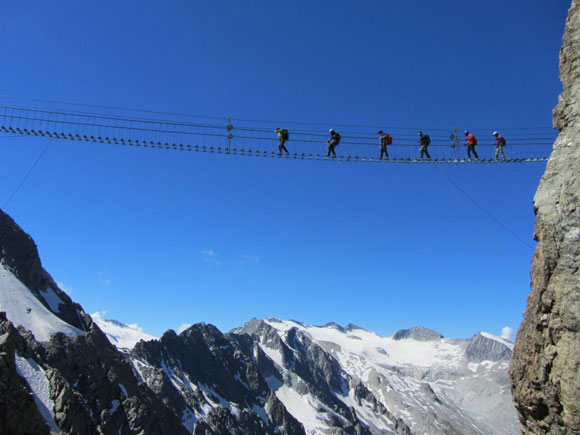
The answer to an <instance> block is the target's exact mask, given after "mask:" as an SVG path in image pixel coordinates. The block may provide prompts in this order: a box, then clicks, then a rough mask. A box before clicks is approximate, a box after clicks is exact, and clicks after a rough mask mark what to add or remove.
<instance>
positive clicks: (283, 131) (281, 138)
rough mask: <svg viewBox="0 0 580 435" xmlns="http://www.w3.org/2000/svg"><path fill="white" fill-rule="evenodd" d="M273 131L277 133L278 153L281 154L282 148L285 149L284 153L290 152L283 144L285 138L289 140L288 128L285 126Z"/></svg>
mask: <svg viewBox="0 0 580 435" xmlns="http://www.w3.org/2000/svg"><path fill="white" fill-rule="evenodd" d="M274 131H275V132H276V133H278V140H279V141H280V143H279V144H278V155H279V156H281V155H282V150H284V151H286V155H288V154H290V153H289V152H288V150H287V149H286V146H285V145H284V144H285V143H286V141H287V140H290V133H288V130H286V129H285V128H276V130H274Z"/></svg>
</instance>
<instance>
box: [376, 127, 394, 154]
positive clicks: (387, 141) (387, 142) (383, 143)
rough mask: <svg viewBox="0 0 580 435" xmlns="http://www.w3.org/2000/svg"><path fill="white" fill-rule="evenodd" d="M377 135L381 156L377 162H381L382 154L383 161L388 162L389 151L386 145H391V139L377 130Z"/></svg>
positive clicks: (388, 135)
mask: <svg viewBox="0 0 580 435" xmlns="http://www.w3.org/2000/svg"><path fill="white" fill-rule="evenodd" d="M379 135H380V137H381V139H380V140H381V156H380V157H379V160H383V154H384V155H385V159H386V160H389V151H388V150H387V145H391V144H392V143H393V138H392V137H391V135H390V134H387V133H384V132H383V130H379Z"/></svg>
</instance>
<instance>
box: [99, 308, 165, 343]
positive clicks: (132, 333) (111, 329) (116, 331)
mask: <svg viewBox="0 0 580 435" xmlns="http://www.w3.org/2000/svg"><path fill="white" fill-rule="evenodd" d="M92 318H93V321H94V322H95V323H96V324H97V325H98V326H99V328H101V330H102V331H103V332H104V333H105V335H106V336H107V338H108V339H109V341H110V342H111V344H113V345H115V346H116V347H117V348H119V349H132V348H133V347H134V346H135V345H136V344H137V343H138V342H139V341H141V340H144V341H150V340H157V339H158V338H157V337H154V336H152V335H149V334H146V333H145V332H143V331H141V330H139V329H136V328H135V327H131V326H127V325H125V324H123V323H121V322H119V321H118V320H108V319H103V318H101V317H100V316H95V315H93V316H92Z"/></svg>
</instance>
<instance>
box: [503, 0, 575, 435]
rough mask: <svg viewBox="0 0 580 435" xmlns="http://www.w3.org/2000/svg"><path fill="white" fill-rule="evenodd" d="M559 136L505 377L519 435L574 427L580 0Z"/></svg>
mask: <svg viewBox="0 0 580 435" xmlns="http://www.w3.org/2000/svg"><path fill="white" fill-rule="evenodd" d="M560 76H561V80H562V83H563V88H564V90H563V92H562V94H561V95H560V99H559V103H558V106H557V107H556V109H555V110H554V126H555V127H556V128H558V129H559V130H560V134H559V136H558V138H557V139H556V142H555V143H554V149H553V152H552V155H551V157H550V160H549V162H548V165H547V167H546V172H545V174H544V176H543V177H542V180H541V182H540V185H539V187H538V190H537V192H536V196H535V198H534V206H535V212H536V226H535V236H534V237H535V239H536V240H537V241H538V246H537V248H536V252H535V254H534V258H533V261H532V271H531V275H532V285H531V287H532V288H531V292H530V295H529V298H528V303H527V307H526V311H525V313H524V320H523V322H522V325H521V326H520V329H519V331H518V335H517V340H516V345H515V349H514V354H513V358H512V361H511V368H510V376H511V379H512V392H513V397H514V401H515V404H516V408H517V411H518V415H519V419H520V423H521V429H522V431H523V432H525V433H550V434H570V433H580V177H579V176H578V175H579V168H580V147H579V137H580V0H573V1H572V5H571V7H570V11H569V13H568V19H567V21H566V30H565V33H564V38H563V46H562V50H561V52H560Z"/></svg>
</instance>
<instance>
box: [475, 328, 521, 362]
mask: <svg viewBox="0 0 580 435" xmlns="http://www.w3.org/2000/svg"><path fill="white" fill-rule="evenodd" d="M465 354H466V355H467V360H468V361H470V362H481V361H509V360H510V358H511V356H512V351H511V349H510V348H509V347H507V346H506V345H505V344H503V343H500V342H498V341H495V340H492V339H491V338H487V337H484V336H483V335H481V334H477V335H476V336H474V337H473V338H472V339H471V340H469V344H468V345H467V349H465Z"/></svg>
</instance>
